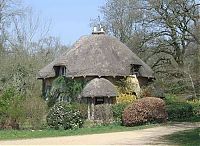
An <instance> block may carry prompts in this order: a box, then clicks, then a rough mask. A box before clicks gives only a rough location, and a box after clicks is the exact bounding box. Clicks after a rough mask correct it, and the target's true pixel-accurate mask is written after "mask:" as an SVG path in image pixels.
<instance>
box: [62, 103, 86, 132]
mask: <svg viewBox="0 0 200 146" xmlns="http://www.w3.org/2000/svg"><path fill="white" fill-rule="evenodd" d="M65 110H66V111H65V114H64V119H63V128H64V129H65V130H67V129H77V128H81V127H82V126H83V118H82V115H81V113H80V112H79V111H78V110H77V109H74V108H73V107H72V106H71V105H67V106H65Z"/></svg>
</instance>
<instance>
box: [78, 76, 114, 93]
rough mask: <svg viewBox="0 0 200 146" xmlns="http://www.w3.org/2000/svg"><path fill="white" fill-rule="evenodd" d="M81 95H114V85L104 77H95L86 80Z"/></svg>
mask: <svg viewBox="0 0 200 146" xmlns="http://www.w3.org/2000/svg"><path fill="white" fill-rule="evenodd" d="M81 95H82V97H116V96H117V91H116V87H115V86H114V85H113V84H112V83H111V82H110V81H109V80H107V79H105V78H95V79H93V80H91V81H90V82H88V84H87V85H86V86H85V87H84V89H83V91H82V94H81Z"/></svg>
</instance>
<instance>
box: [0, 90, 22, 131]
mask: <svg viewBox="0 0 200 146" xmlns="http://www.w3.org/2000/svg"><path fill="white" fill-rule="evenodd" d="M23 100H24V97H23V96H21V95H20V94H19V93H18V92H17V91H16V90H14V88H8V89H6V90H5V91H4V92H3V94H2V95H1V96H0V105H1V106H0V115H1V117H0V127H1V128H9V127H11V128H12V129H19V126H20V125H19V124H20V122H23V121H24V119H25V114H24V111H23V106H22V102H23Z"/></svg>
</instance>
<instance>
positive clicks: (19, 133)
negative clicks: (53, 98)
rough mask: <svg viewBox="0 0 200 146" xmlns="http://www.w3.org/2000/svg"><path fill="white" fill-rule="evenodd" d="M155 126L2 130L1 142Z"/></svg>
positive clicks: (152, 125) (0, 133)
mask: <svg viewBox="0 0 200 146" xmlns="http://www.w3.org/2000/svg"><path fill="white" fill-rule="evenodd" d="M155 126H158V124H151V125H142V126H135V127H125V126H119V125H109V126H98V127H93V128H80V129H76V130H53V129H45V130H35V131H31V130H0V140H6V139H22V138H42V137H57V136H72V135H86V134H97V133H110V132H122V131H132V130H139V129H145V128H152V127H155Z"/></svg>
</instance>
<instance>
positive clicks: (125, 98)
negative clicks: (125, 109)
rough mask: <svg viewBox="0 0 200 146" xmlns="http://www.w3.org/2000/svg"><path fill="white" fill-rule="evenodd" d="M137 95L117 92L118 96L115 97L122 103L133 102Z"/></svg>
mask: <svg viewBox="0 0 200 146" xmlns="http://www.w3.org/2000/svg"><path fill="white" fill-rule="evenodd" d="M136 99H137V97H136V96H135V95H132V94H128V93H118V96H117V97H116V100H117V103H122V104H129V103H133V102H134V101H135V100H136Z"/></svg>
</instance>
